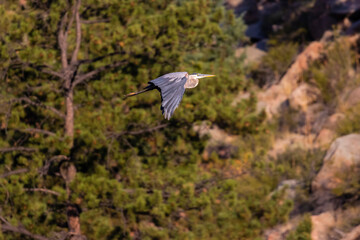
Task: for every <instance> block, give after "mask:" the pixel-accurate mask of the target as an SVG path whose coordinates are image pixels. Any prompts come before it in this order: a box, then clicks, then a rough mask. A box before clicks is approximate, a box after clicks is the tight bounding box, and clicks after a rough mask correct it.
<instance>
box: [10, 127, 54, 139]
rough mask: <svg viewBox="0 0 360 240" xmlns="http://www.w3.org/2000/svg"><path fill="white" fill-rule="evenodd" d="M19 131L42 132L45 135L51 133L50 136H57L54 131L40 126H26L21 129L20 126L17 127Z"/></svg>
mask: <svg viewBox="0 0 360 240" xmlns="http://www.w3.org/2000/svg"><path fill="white" fill-rule="evenodd" d="M16 130H17V131H20V132H28V133H42V134H44V135H49V136H53V137H54V136H56V134H55V133H53V132H50V131H48V130H44V129H39V128H25V129H19V128H16Z"/></svg>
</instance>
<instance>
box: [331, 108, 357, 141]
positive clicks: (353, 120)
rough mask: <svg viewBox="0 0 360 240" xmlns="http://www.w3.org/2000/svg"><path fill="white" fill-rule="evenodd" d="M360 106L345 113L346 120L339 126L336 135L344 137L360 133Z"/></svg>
mask: <svg viewBox="0 0 360 240" xmlns="http://www.w3.org/2000/svg"><path fill="white" fill-rule="evenodd" d="M359 110H360V105H357V106H354V107H352V108H350V109H348V110H346V112H345V116H344V118H343V119H342V120H341V121H340V122H339V123H338V124H337V126H336V133H337V134H338V135H339V136H344V135H347V134H351V133H356V132H359V131H360V122H359V118H360V111H359Z"/></svg>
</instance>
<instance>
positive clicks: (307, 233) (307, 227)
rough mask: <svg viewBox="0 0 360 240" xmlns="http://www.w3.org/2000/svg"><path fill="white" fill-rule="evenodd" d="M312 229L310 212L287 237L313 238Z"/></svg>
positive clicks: (287, 238) (287, 239)
mask: <svg viewBox="0 0 360 240" xmlns="http://www.w3.org/2000/svg"><path fill="white" fill-rule="evenodd" d="M311 229H312V225H311V218H310V214H306V215H304V217H303V219H302V221H301V222H300V223H299V225H298V226H297V227H296V229H295V231H293V232H291V233H290V234H289V235H288V236H287V237H286V240H311Z"/></svg>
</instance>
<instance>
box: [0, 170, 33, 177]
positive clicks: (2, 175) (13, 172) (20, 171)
mask: <svg viewBox="0 0 360 240" xmlns="http://www.w3.org/2000/svg"><path fill="white" fill-rule="evenodd" d="M28 171H29V169H27V168H20V169H16V170H14V171H10V172H7V173H4V174H1V175H0V178H6V177H9V176H11V175H15V174H20V173H26V172H28Z"/></svg>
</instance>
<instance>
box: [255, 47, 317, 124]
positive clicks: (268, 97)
mask: <svg viewBox="0 0 360 240" xmlns="http://www.w3.org/2000/svg"><path fill="white" fill-rule="evenodd" d="M323 48H324V45H323V43H321V42H312V43H311V44H310V45H309V46H308V47H307V48H306V49H305V50H304V51H303V52H302V53H300V54H299V55H298V57H297V58H296V59H295V61H294V63H293V64H292V65H291V67H290V68H289V70H288V71H287V72H286V74H285V75H284V77H283V78H282V79H281V80H280V83H279V84H278V85H273V86H271V87H270V88H269V89H267V90H266V91H264V92H262V93H259V95H258V106H257V107H258V110H262V109H263V110H265V112H266V114H267V117H268V118H269V119H271V118H272V117H273V116H274V115H277V114H278V113H279V112H281V109H282V107H283V106H285V105H286V104H287V103H286V102H287V100H289V97H290V96H291V94H292V92H293V91H294V90H295V89H297V88H298V86H299V82H300V80H301V78H302V73H303V72H304V71H305V70H307V69H308V67H309V65H308V64H309V62H311V61H314V60H316V59H318V58H320V56H321V53H322V52H323ZM304 90H309V91H310V88H309V87H307V86H306V85H304V86H303V87H302V88H300V89H299V90H298V91H297V92H296V93H294V94H299V95H304V93H303V92H304ZM314 91H315V90H311V92H312V94H311V97H309V96H306V97H303V98H302V99H301V100H299V101H297V100H296V101H297V102H296V103H294V104H300V105H301V106H303V105H304V104H305V103H306V102H309V101H310V102H311V101H313V100H312V98H314V96H316V94H314V93H315V92H314ZM305 93H306V92H305ZM294 101H295V99H294V100H293V102H294Z"/></svg>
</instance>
